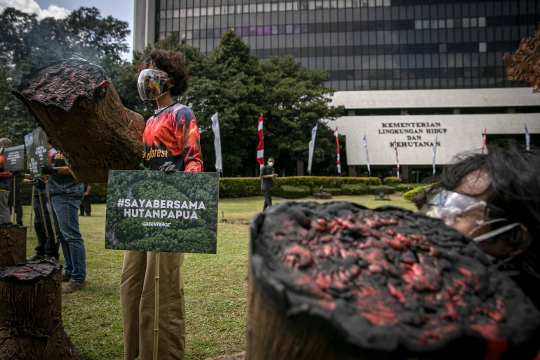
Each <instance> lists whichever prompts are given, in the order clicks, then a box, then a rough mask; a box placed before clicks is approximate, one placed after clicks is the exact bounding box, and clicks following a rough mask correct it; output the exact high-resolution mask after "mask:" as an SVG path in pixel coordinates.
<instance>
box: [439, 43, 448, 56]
mask: <svg viewBox="0 0 540 360" xmlns="http://www.w3.org/2000/svg"><path fill="white" fill-rule="evenodd" d="M445 52H446V43H442V44H439V53H441V54H442V53H445Z"/></svg>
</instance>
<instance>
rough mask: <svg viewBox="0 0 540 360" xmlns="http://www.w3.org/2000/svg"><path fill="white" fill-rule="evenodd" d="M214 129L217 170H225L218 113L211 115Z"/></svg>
mask: <svg viewBox="0 0 540 360" xmlns="http://www.w3.org/2000/svg"><path fill="white" fill-rule="evenodd" d="M211 119H212V131H213V132H214V148H215V149H216V171H217V172H218V173H220V172H223V160H222V159H221V136H220V135H219V119H218V113H215V114H214V115H212V117H211Z"/></svg>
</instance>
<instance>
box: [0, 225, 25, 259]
mask: <svg viewBox="0 0 540 360" xmlns="http://www.w3.org/2000/svg"><path fill="white" fill-rule="evenodd" d="M25 261H26V227H24V226H19V225H15V224H13V225H6V224H2V225H0V267H8V266H14V265H17V264H20V263H22V262H25Z"/></svg>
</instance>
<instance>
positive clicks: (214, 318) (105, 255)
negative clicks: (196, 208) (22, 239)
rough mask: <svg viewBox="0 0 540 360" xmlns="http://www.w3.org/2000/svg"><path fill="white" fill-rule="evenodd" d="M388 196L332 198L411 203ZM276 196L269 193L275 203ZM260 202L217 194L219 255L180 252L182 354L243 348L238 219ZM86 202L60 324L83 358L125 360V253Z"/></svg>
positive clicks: (243, 243)
mask: <svg viewBox="0 0 540 360" xmlns="http://www.w3.org/2000/svg"><path fill="white" fill-rule="evenodd" d="M390 198H391V199H392V200H391V201H375V200H373V195H369V196H339V197H335V198H334V200H347V201H352V202H356V203H359V204H362V205H364V206H367V207H370V208H374V207H378V206H382V205H395V206H401V207H405V208H408V209H411V210H413V209H414V206H413V204H412V203H411V202H409V201H406V200H404V199H403V197H402V196H400V195H391V196H390ZM302 200H307V199H300V201H302ZM280 201H282V199H279V198H274V203H278V202H280ZM318 201H319V202H325V201H331V200H318ZM262 205H263V198H262V197H250V198H238V199H221V200H220V201H219V211H220V213H219V217H221V211H224V213H225V217H226V218H227V219H228V223H219V225H218V234H219V235H218V253H217V255H205V254H186V256H185V260H184V264H183V266H182V274H183V277H184V285H185V296H186V314H187V322H186V359H189V360H199V359H206V358H208V357H215V356H218V355H223V354H233V353H237V352H240V351H243V349H244V330H245V317H246V307H247V299H246V295H247V279H246V275H247V259H248V256H247V253H248V240H249V231H248V230H249V227H248V226H246V225H244V224H242V223H243V222H245V221H247V220H249V219H251V217H253V215H255V214H256V213H257V212H259V211H260V210H262ZM92 208H93V209H92V216H91V217H81V218H80V219H79V223H80V228H81V233H82V235H83V239H84V241H85V244H86V252H87V255H86V259H87V287H86V289H84V290H82V291H78V292H75V293H72V294H66V295H64V296H63V304H62V316H63V321H64V327H65V329H66V332H67V334H68V335H69V336H70V337H71V339H72V340H73V343H74V344H75V346H76V347H77V349H78V350H79V351H80V352H81V355H82V358H83V359H92V360H103V359H108V360H109V359H110V360H113V359H123V338H122V319H121V315H120V274H121V271H122V258H123V252H122V251H114V250H105V205H104V204H93V205H92ZM235 222H237V224H235ZM24 223H25V224H29V223H30V207H29V206H25V207H24ZM36 241H37V240H36V236H35V233H34V231H33V229H32V231H30V229H29V232H28V240H27V254H28V255H31V254H33V253H34V247H35V245H36Z"/></svg>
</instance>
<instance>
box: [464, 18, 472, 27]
mask: <svg viewBox="0 0 540 360" xmlns="http://www.w3.org/2000/svg"><path fill="white" fill-rule="evenodd" d="M469 25H470V22H469V18H463V23H462V26H463V27H464V28H468V27H469Z"/></svg>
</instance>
